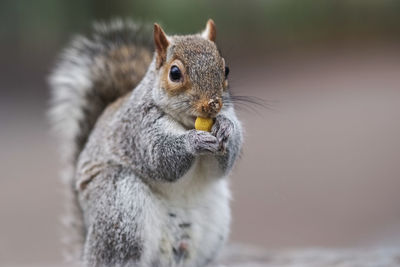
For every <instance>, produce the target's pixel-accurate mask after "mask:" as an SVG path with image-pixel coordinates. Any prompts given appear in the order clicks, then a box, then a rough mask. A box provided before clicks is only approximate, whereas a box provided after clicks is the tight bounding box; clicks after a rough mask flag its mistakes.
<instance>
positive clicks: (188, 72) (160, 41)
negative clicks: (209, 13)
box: [153, 19, 229, 125]
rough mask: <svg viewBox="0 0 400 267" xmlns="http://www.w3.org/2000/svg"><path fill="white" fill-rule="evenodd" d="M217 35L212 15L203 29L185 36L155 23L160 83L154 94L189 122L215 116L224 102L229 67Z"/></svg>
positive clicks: (169, 108)
mask: <svg viewBox="0 0 400 267" xmlns="http://www.w3.org/2000/svg"><path fill="white" fill-rule="evenodd" d="M215 39H216V28H215V24H214V22H213V21H212V20H211V19H210V20H208V22H207V25H206V28H205V30H204V31H203V32H201V33H199V34H194V35H184V36H175V35H174V36H167V35H166V34H165V33H164V31H163V30H162V29H161V27H160V26H159V25H158V24H154V43H155V48H156V54H155V68H156V73H157V74H158V75H156V76H157V77H158V80H157V81H158V83H157V85H158V86H157V88H156V89H155V93H154V94H153V95H154V97H155V100H156V101H157V102H158V104H159V105H160V106H161V107H162V108H163V109H164V110H165V111H166V112H167V113H169V114H171V115H173V116H175V117H176V116H177V117H178V119H181V120H184V121H182V122H183V123H184V124H186V125H187V124H189V123H187V122H188V121H190V122H194V119H195V117H197V116H200V117H205V118H213V117H215V116H216V115H217V114H218V112H219V111H220V110H221V108H222V106H223V101H222V99H223V95H224V94H227V92H226V90H227V87H228V81H227V77H228V74H229V68H228V67H227V66H226V65H225V60H224V59H223V57H222V56H221V54H220V52H219V50H218V49H217V46H216V44H215Z"/></svg>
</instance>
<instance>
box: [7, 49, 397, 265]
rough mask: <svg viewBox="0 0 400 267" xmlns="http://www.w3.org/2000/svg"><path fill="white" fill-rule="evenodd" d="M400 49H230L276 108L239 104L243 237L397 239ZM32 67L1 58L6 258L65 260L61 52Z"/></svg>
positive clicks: (253, 91)
mask: <svg viewBox="0 0 400 267" xmlns="http://www.w3.org/2000/svg"><path fill="white" fill-rule="evenodd" d="M398 51H399V49H398V48H397V47H392V46H378V47H374V48H368V49H363V50H362V51H358V50H357V49H339V48H332V49H326V50H323V51H314V52H309V53H305V54H301V55H290V54H287V55H281V56H275V57H272V58H270V59H268V60H267V61H261V60H260V61H255V63H251V62H243V61H242V59H241V58H240V57H235V56H234V55H230V59H231V60H230V62H231V63H230V66H231V77H232V79H231V86H232V90H234V91H235V92H236V93H237V94H239V95H253V96H257V97H260V98H263V99H266V100H267V101H268V103H269V105H270V107H271V109H263V108H256V111H251V109H252V108H253V107H247V108H246V107H242V108H241V109H239V115H240V118H241V119H242V121H243V123H244V125H245V129H246V143H245V147H244V153H243V157H242V159H241V160H240V162H239V164H237V166H236V169H235V171H234V173H233V175H232V188H233V191H234V200H233V203H232V204H233V230H232V239H233V240H235V241H241V242H246V243H251V244H254V245H255V246H259V247H262V248H264V249H267V250H270V249H272V250H279V249H282V248H293V247H300V248H304V247H342V246H344V247H354V246H359V245H360V246H361V245H370V244H374V245H379V244H385V245H391V244H396V239H397V238H398V237H399V236H400V209H399V205H398V203H399V202H400V194H399V193H398V189H399V188H400V179H399V178H400V177H399V175H400V164H399V163H400V162H399V159H400V141H399V136H400V124H399V121H400V53H399V52H398ZM4 62H7V61H3V63H4ZM257 62H259V63H257ZM29 64H30V63H27V65H21V66H17V67H15V69H10V68H9V66H8V65H6V64H2V65H1V66H0V67H1V73H3V77H2V78H1V79H0V169H1V179H0V218H1V219H0V225H1V227H0V265H2V266H10V265H11V264H13V265H18V264H20V265H28V264H29V265H35V264H36V265H39V266H43V265H45V264H47V265H52V264H54V263H57V262H60V260H61V254H60V246H59V243H58V239H59V236H58V228H59V226H58V225H59V215H60V213H61V209H62V196H61V185H60V183H59V182H58V178H57V172H58V168H59V164H58V159H57V153H56V145H55V141H54V140H53V139H52V138H51V137H50V136H49V134H48V125H47V122H46V120H45V116H44V114H45V110H46V106H47V98H48V96H47V93H46V88H45V84H44V81H43V79H44V76H45V75H46V72H47V69H49V68H50V67H49V64H50V59H49V60H48V61H46V60H45V61H44V62H43V65H41V66H40V67H38V68H32V67H31V66H29ZM32 65H34V64H32ZM18 71H21V72H20V73H21V76H19V75H18V74H19V72H18ZM12 72H13V73H12ZM11 73H12V74H13V75H11ZM16 77H17V78H16Z"/></svg>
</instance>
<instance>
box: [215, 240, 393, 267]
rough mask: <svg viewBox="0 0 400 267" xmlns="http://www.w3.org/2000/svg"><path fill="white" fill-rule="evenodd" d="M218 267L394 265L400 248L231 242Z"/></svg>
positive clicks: (361, 266) (354, 266)
mask: <svg viewBox="0 0 400 267" xmlns="http://www.w3.org/2000/svg"><path fill="white" fill-rule="evenodd" d="M217 266H218V267H222V266H229V267H260V266H267V267H269V266H271V267H272V266H274V267H289V266H290V267H331V266H340V267H368V266H371V267H372V266H373V267H380V266H382V267H383V266H384V267H391V266H400V247H374V248H373V247H370V248H364V249H362V248H350V249H324V248H311V249H302V250H283V251H263V250H260V249H257V248H253V247H251V246H246V245H238V244H231V245H229V246H228V247H227V248H226V250H225V251H224V252H223V253H222V255H221V257H220V260H219V264H217V265H215V267H217Z"/></svg>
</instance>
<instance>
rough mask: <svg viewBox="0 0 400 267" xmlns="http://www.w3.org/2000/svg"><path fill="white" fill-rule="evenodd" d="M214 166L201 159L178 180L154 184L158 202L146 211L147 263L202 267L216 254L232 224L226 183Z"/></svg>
mask: <svg viewBox="0 0 400 267" xmlns="http://www.w3.org/2000/svg"><path fill="white" fill-rule="evenodd" d="M216 164H217V162H216V160H215V158H214V157H211V156H201V157H199V158H198V159H197V160H196V161H195V163H194V164H193V166H192V168H191V169H190V170H189V171H188V173H187V174H185V175H184V176H183V177H182V178H180V179H179V181H176V182H174V183H163V184H161V185H155V186H152V189H153V190H154V194H155V195H157V196H158V198H157V200H155V201H154V202H153V204H152V206H153V207H152V209H153V210H152V212H149V213H148V215H149V216H151V217H153V218H151V219H150V218H149V219H150V220H147V221H148V222H152V223H150V224H149V225H148V226H146V228H147V231H146V232H147V233H148V235H147V236H148V238H145V240H146V244H145V247H147V248H148V249H150V250H151V251H152V252H151V253H149V254H147V253H146V254H147V256H148V257H146V258H147V260H148V261H147V260H146V261H147V263H146V264H149V265H150V266H151V265H152V264H154V265H156V266H202V265H204V264H205V262H208V261H210V260H212V259H213V258H214V257H215V256H216V254H217V252H218V251H219V249H220V248H221V247H222V246H223V244H224V243H225V241H226V239H227V236H228V233H229V224H230V208H229V200H230V191H229V186H228V181H227V179H226V178H224V177H218V172H219V171H218V166H217V165H216ZM182 248H183V249H182ZM148 252H150V251H148ZM154 257H155V258H154ZM149 265H147V266H149Z"/></svg>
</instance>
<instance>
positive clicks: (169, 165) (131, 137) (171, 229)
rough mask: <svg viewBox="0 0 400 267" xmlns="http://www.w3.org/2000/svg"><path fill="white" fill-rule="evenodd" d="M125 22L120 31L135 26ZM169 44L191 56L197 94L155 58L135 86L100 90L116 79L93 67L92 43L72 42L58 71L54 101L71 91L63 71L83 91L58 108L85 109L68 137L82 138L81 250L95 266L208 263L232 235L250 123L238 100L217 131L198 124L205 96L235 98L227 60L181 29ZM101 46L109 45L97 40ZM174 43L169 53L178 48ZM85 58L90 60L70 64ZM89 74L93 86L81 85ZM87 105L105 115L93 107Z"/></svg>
mask: <svg viewBox="0 0 400 267" xmlns="http://www.w3.org/2000/svg"><path fill="white" fill-rule="evenodd" d="M121 25H122V24H121ZM124 29H125V30H124V31H121V30H119V31H116V33H115V34H116V35H117V36H119V34H126V31H128V32H129V31H131V30H132V29H131V28H129V27H126V28H124ZM114 30H115V29H112V30H111V31H110V32H109V33H110V35H113V34H112V33H111V32H113V31H114ZM135 32H136V31H131V32H130V34H134V33H135ZM113 36H115V35H113ZM185 38H186V39H185ZM81 40H86V39H81ZM86 41H87V40H86ZM170 41H171V42H172V47H174V49H181V50H182V53H186V55H185V59H186V62H185V63H186V64H190V65H189V66H190V71H191V72H190V77H191V82H192V89H191V91H190V92H191V93H190V95H188V94H184V93H181V94H178V95H174V96H172V95H170V94H168V93H167V92H165V89H164V88H162V86H161V83H160V77H161V72H162V68H161V69H157V68H156V66H155V65H156V64H155V58H153V60H152V62H151V64H150V66H149V67H148V70H147V73H146V75H145V76H144V78H143V79H142V81H141V82H140V84H139V85H138V86H137V87H136V88H135V89H134V90H133V91H132V92H130V90H129V89H126V88H115V87H113V86H108V87H107V86H100V88H101V90H100V91H99V89H98V87H97V86H95V85H98V84H101V85H105V84H108V85H110V83H108V82H106V81H102V80H101V77H100V76H96V77H99V78H100V80H98V81H97V82H95V80H94V79H93V77H92V76H90V75H89V74H88V73H90V72H94V73H97V71H98V70H97V69H96V68H97V67H98V65H97V61H96V62H95V59H96V58H99V54H94V53H91V52H89V51H87V50H85V49H83V50H79V51H78V50H74V49H73V50H72V51H74V52H75V53H74V54H73V56H72V58H71V55H68V53H67V54H66V56H65V57H64V59H63V61H62V63H61V65H60V66H61V67H59V68H58V69H57V70H56V72H55V74H54V75H53V78H52V81H53V82H52V86H53V92H54V95H55V98H60V95H65V94H66V93H65V87H63V86H62V85H63V83H60V80H63V78H65V80H67V81H68V83H67V84H68V87H69V88H73V90H72V91H77V92H78V93H74V92H69V93H70V94H68V93H67V94H66V95H67V97H66V101H65V102H63V103H62V104H55V109H56V110H57V109H58V105H65V106H67V108H64V110H67V111H68V110H69V111H70V112H71V113H72V112H74V113H79V114H80V115H79V116H76V117H73V116H72V115H73V114H63V116H64V117H66V118H67V120H70V121H72V122H73V123H74V125H80V126H81V127H80V128H79V127H77V128H78V130H77V131H75V132H74V133H71V135H70V136H69V138H66V141H65V142H66V144H67V145H72V144H75V148H74V150H73V153H72V154H73V155H75V156H76V157H75V156H70V157H69V159H68V160H70V164H71V166H72V167H70V169H72V170H73V173H74V174H73V176H72V177H73V178H72V180H71V182H73V183H74V184H75V186H76V187H74V189H73V190H74V191H75V192H76V196H77V199H78V202H79V206H78V208H79V209H78V210H81V214H77V216H78V217H77V220H83V224H82V229H81V234H82V235H84V236H85V238H84V247H83V249H81V252H82V260H83V262H84V263H85V264H86V265H87V266H204V265H206V264H207V263H208V262H210V261H212V259H214V258H215V256H216V254H217V252H218V251H219V250H220V248H221V247H222V245H223V243H224V242H225V241H226V239H227V234H228V232H229V222H230V212H229V195H230V194H229V189H228V187H227V181H226V178H225V177H226V176H227V175H228V174H229V171H230V170H231V168H232V166H233V164H234V162H235V160H236V158H237V156H238V153H239V151H240V148H241V143H242V130H241V126H240V123H239V121H238V120H237V118H236V115H235V113H234V110H233V106H228V105H227V106H223V108H222V110H221V111H220V112H219V114H218V115H217V116H216V117H215V123H214V126H213V128H212V132H211V133H208V132H203V131H197V130H194V129H193V127H194V118H193V116H195V111H194V110H193V108H192V105H193V102H192V101H195V99H196V97H197V94H204V93H206V94H207V95H209V96H210V97H212V96H215V95H218V96H221V95H222V94H224V97H225V98H226V97H229V93H228V92H226V91H224V92H223V91H222V84H223V81H224V77H223V68H222V65H221V62H222V61H221V59H222V58H221V57H220V55H219V52H218V50H217V49H216V46H215V44H214V43H212V42H210V41H208V40H204V39H202V37H201V36H200V35H192V36H188V37H176V36H173V37H171V38H170ZM97 42H99V43H97ZM76 45H77V44H75V46H76ZM92 45H98V46H102V45H104V43H103V40H100V39H97V40H96V41H95V42H93V43H92ZM119 45H120V44H118V43H117V44H115V46H114V45H112V44H111V45H108V46H107V47H112V48H111V49H116V47H117V48H119V47H120V46H119ZM130 45H137V44H135V43H130ZM78 46H79V45H78ZM196 46H197V47H200V48H203V50H204V51H205V53H201V52H198V51H199V50H196V49H194V47H196ZM150 47H151V46H150ZM185 47H187V48H186V49H185ZM174 49H170V51H169V52H168V53H169V54H168V55H167V57H170V56H171V53H176V51H174ZM106 51H108V50H102V51H101V52H100V55H101V54H102V53H104V52H106ZM196 51H197V52H196ZM199 57H200V61H199ZM80 58H83V61H84V62H86V63H85V64H84V66H85V67H82V64H83V63H80V64H70V63H69V62H70V61H72V59H73V60H76V61H78V62H80ZM101 58H102V57H101ZM105 58H106V60H108V58H107V57H105ZM196 59H197V61H196ZM90 62H91V63H90ZM93 62H95V63H96V64H93ZM142 64H143V63H142ZM77 66H78V67H77ZM83 70H84V71H83ZM89 70H90V71H89ZM105 71H106V69H105ZM71 73H75V74H77V75H78V76H77V77H72V76H71V75H70V74H71ZM221 73H222V74H221ZM64 75H65V76H64ZM106 76H107V75H106ZM72 78H75V80H76V81H74V79H72ZM80 80H87V81H88V82H87V84H90V86H87V84H86V86H85V87H82V88H81V87H80V86H81V85H82V83H79V81H80ZM132 88H133V87H132ZM132 88H131V89H132ZM62 90H64V91H62ZM103 93H104V94H106V95H107V96H109V95H112V96H113V97H107V98H106V101H105V102H102V103H100V104H99V102H98V101H96V97H90V98H89V97H87V98H85V96H88V95H90V96H93V95H94V96H97V97H99V95H101V94H103ZM118 97H119V98H118ZM101 99H104V98H102V97H101ZM116 99H117V100H116ZM111 102H113V103H111ZM178 104H179V105H178ZM87 106H88V107H89V109H90V110H96V112H88V113H85V112H84V110H85V109H86V108H87ZM90 107H92V108H90ZM104 107H106V109H105V110H104V112H102V113H101V112H99V111H102V109H103V108H104ZM83 114H86V115H87V116H84V115H83ZM94 114H95V115H94ZM100 114H101V115H100ZM59 115H60V114H58V116H59ZM85 122H86V123H87V124H86V126H85V124H84V123H85ZM94 122H95V124H94ZM82 125H83V126H82ZM64 127H68V125H65V126H64ZM80 140H81V141H80ZM86 140H87V141H86ZM75 158H76V160H75Z"/></svg>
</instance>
